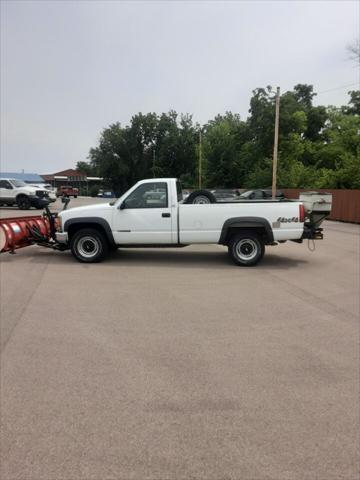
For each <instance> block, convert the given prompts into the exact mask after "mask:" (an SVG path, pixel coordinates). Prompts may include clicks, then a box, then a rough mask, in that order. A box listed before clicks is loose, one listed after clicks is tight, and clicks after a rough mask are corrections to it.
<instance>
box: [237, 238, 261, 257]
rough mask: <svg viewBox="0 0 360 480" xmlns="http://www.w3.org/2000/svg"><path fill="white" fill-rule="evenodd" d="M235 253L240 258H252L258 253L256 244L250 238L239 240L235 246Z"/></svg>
mask: <svg viewBox="0 0 360 480" xmlns="http://www.w3.org/2000/svg"><path fill="white" fill-rule="evenodd" d="M235 251H236V255H237V257H238V258H239V259H240V260H245V261H247V262H248V261H249V260H253V259H254V258H255V257H256V255H257V253H258V245H257V243H256V242H255V241H254V240H252V239H251V238H243V239H242V240H239V242H237V244H236V246H235Z"/></svg>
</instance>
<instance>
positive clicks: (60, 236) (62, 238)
mask: <svg viewBox="0 0 360 480" xmlns="http://www.w3.org/2000/svg"><path fill="white" fill-rule="evenodd" d="M55 238H56V241H57V242H59V243H64V244H66V243H68V238H69V237H68V233H67V232H56V233H55Z"/></svg>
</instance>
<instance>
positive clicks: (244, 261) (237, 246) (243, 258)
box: [228, 231, 265, 267]
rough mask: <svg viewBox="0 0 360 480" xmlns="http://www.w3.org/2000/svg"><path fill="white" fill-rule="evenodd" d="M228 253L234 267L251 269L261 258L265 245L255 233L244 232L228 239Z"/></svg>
mask: <svg viewBox="0 0 360 480" xmlns="http://www.w3.org/2000/svg"><path fill="white" fill-rule="evenodd" d="M228 251H229V256H230V258H231V259H232V260H233V262H234V263H235V264H236V265H239V266H242V267H253V266H254V265H256V264H257V263H259V262H260V260H261V259H262V258H263V256H264V253H265V244H264V241H263V239H262V238H261V237H260V236H259V235H257V234H256V233H254V232H251V231H245V232H241V233H238V234H236V235H234V236H233V237H231V238H230V241H229V244H228Z"/></svg>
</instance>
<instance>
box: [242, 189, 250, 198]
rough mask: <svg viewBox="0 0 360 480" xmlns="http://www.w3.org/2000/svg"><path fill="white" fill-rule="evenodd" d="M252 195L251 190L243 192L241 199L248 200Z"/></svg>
mask: <svg viewBox="0 0 360 480" xmlns="http://www.w3.org/2000/svg"><path fill="white" fill-rule="evenodd" d="M252 193H253V191H252V190H249V191H248V192H244V193H242V194H241V198H248V197H250V195H251V194H252Z"/></svg>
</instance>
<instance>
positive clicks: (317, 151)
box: [76, 84, 360, 194]
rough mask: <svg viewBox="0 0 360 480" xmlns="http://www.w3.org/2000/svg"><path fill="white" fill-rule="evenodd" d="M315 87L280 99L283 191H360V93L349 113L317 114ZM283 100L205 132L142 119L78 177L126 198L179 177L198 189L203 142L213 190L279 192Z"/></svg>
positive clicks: (105, 140) (187, 119) (260, 94)
mask: <svg viewBox="0 0 360 480" xmlns="http://www.w3.org/2000/svg"><path fill="white" fill-rule="evenodd" d="M315 95H316V93H315V92H314V91H313V86H312V85H304V84H298V85H296V86H295V87H294V89H293V90H292V91H288V92H285V93H284V94H283V95H281V99H280V133H279V154H278V186H279V187H280V188H286V187H288V188H297V187H298V188H360V91H359V90H356V91H350V92H349V102H348V104H347V105H346V106H343V107H341V108H337V107H332V106H330V107H325V106H314V105H313V99H314V96H315ZM274 117H275V94H274V92H273V89H272V88H271V87H270V86H269V87H266V88H257V89H256V90H254V91H253V95H252V97H251V100H250V109H249V115H248V118H247V119H246V120H242V119H241V117H240V115H238V114H237V113H232V112H226V113H225V115H217V116H216V117H215V118H214V119H212V120H209V121H208V122H207V123H206V124H205V125H203V126H200V125H199V124H198V123H195V122H194V121H193V118H192V116H191V115H188V114H178V113H176V112H175V111H173V110H172V111H170V112H168V113H162V114H160V115H158V114H156V113H147V114H142V113H138V114H136V115H134V116H133V117H132V118H131V121H130V124H129V125H126V126H122V125H121V124H120V123H114V124H112V125H110V126H109V127H107V128H105V129H104V130H103V131H102V132H101V135H100V139H99V143H98V145H97V146H95V147H94V148H91V149H90V152H89V157H88V160H89V161H88V162H78V163H77V166H76V167H77V169H78V170H80V171H83V172H85V173H87V174H88V175H100V176H102V177H103V178H104V181H105V184H106V185H107V187H108V188H111V189H113V190H114V191H115V192H116V193H117V194H121V193H122V192H124V191H125V190H126V189H128V188H129V187H130V186H131V185H133V184H134V183H135V182H136V181H138V180H140V179H143V178H151V177H178V178H180V180H181V181H182V184H183V186H185V187H188V188H191V187H192V188H196V187H197V185H198V181H199V178H198V161H199V154H200V152H199V148H200V143H199V134H200V129H201V138H202V142H201V149H202V158H203V168H202V179H201V180H202V185H203V186H205V187H207V188H214V187H218V188H221V187H222V188H235V187H236V188H266V187H269V186H270V185H271V177H272V155H273V142H274Z"/></svg>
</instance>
